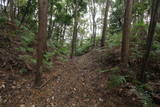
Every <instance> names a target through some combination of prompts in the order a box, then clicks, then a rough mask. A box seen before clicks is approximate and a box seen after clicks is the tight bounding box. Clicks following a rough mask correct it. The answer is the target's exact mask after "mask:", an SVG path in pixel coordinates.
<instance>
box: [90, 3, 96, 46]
mask: <svg viewBox="0 0 160 107" xmlns="http://www.w3.org/2000/svg"><path fill="white" fill-rule="evenodd" d="M89 8H90V12H91V16H92V38H91V42H92V45H93V47H94V46H95V45H96V30H97V26H96V0H91V4H90V5H89Z"/></svg>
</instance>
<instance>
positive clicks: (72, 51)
mask: <svg viewBox="0 0 160 107" xmlns="http://www.w3.org/2000/svg"><path fill="white" fill-rule="evenodd" d="M77 8H78V4H77V0H76V3H75V10H74V12H75V16H74V28H73V36H72V46H71V55H70V57H71V59H72V58H73V56H74V55H75V53H76V41H77V25H78V11H77Z"/></svg>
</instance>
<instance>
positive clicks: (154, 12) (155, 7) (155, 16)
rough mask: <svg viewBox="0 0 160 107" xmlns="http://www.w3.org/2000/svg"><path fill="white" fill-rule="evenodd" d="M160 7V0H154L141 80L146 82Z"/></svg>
mask: <svg viewBox="0 0 160 107" xmlns="http://www.w3.org/2000/svg"><path fill="white" fill-rule="evenodd" d="M158 8H160V0H153V1H152V12H151V20H150V25H149V28H148V36H147V41H146V52H145V54H144V57H143V64H142V69H141V74H140V78H139V80H140V81H142V82H145V80H146V78H145V70H146V67H147V66H146V65H147V63H148V58H149V54H150V51H151V47H152V42H153V37H154V33H155V28H156V24H157V21H158Z"/></svg>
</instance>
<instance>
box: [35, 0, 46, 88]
mask: <svg viewBox="0 0 160 107" xmlns="http://www.w3.org/2000/svg"><path fill="white" fill-rule="evenodd" d="M38 6H39V9H38V12H39V13H38V18H39V28H38V35H37V65H36V73H35V85H39V84H40V83H41V72H42V71H43V54H44V51H45V46H46V37H47V13H48V0H38Z"/></svg>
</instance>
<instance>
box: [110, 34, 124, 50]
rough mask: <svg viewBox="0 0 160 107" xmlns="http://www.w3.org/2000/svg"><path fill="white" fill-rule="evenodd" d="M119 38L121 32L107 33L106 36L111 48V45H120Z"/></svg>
mask: <svg viewBox="0 0 160 107" xmlns="http://www.w3.org/2000/svg"><path fill="white" fill-rule="evenodd" d="M121 38H122V34H121V33H114V35H109V37H108V45H109V47H110V48H112V47H115V46H120V44H121Z"/></svg>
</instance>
